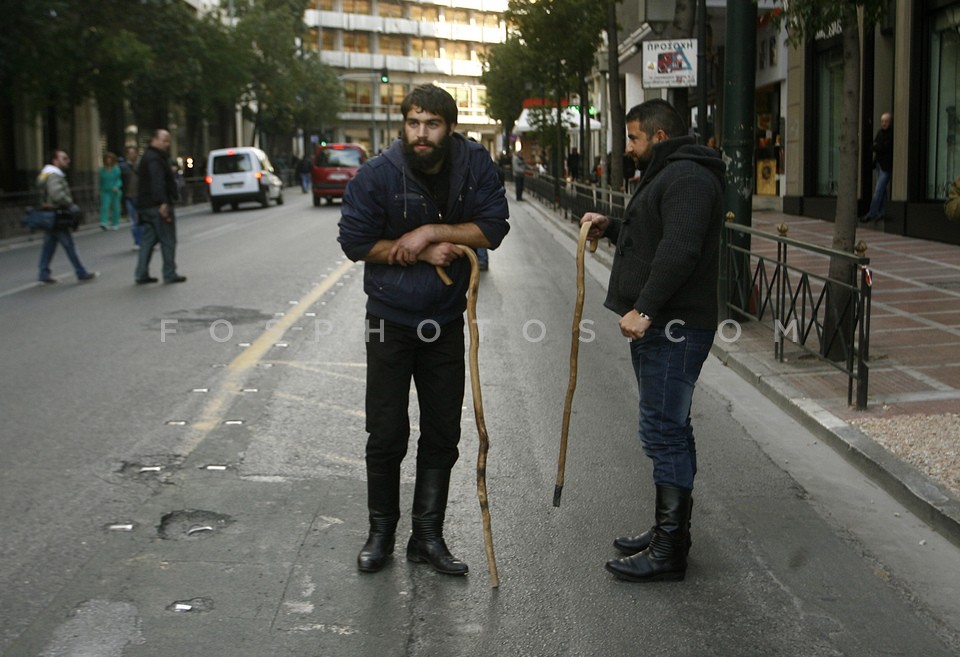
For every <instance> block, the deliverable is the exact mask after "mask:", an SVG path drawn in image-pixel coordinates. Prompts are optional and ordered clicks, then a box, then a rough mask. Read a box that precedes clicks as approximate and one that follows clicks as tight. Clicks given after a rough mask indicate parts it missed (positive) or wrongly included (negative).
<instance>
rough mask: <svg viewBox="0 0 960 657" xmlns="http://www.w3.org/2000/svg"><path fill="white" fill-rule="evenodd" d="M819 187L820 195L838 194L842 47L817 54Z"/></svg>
mask: <svg viewBox="0 0 960 657" xmlns="http://www.w3.org/2000/svg"><path fill="white" fill-rule="evenodd" d="M816 76H817V98H816V101H815V112H816V135H817V140H816V152H817V154H816V176H815V181H816V189H815V191H814V193H815V194H816V195H817V196H836V195H837V186H838V183H837V177H838V175H839V173H840V119H841V116H842V109H841V105H842V101H843V49H842V47H836V48H830V49H829V50H824V51H822V52H820V53H818V54H817V57H816Z"/></svg>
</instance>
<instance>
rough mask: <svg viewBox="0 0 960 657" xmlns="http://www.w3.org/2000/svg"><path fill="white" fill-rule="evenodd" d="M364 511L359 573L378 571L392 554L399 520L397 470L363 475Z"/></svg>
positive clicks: (358, 565) (398, 474) (358, 558)
mask: <svg viewBox="0 0 960 657" xmlns="http://www.w3.org/2000/svg"><path fill="white" fill-rule="evenodd" d="M367 508H368V509H369V511H370V534H369V535H368V536H367V542H366V543H364V544H363V548H362V549H361V550H360V554H359V555H357V568H358V569H359V570H360V572H364V573H375V572H377V571H378V570H382V569H383V567H384V566H385V565H386V563H387V559H388V558H389V557H390V555H391V554H393V546H394V542H395V536H396V533H397V521H399V520H400V467H399V466H398V467H397V468H396V469H395V470H391V471H390V472H386V473H383V472H369V471H368V472H367Z"/></svg>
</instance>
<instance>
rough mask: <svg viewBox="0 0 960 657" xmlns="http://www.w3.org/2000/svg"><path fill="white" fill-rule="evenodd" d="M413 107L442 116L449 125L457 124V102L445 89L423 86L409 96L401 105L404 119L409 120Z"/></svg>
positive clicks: (415, 89)
mask: <svg viewBox="0 0 960 657" xmlns="http://www.w3.org/2000/svg"><path fill="white" fill-rule="evenodd" d="M412 107H419V108H420V109H422V110H423V111H424V112H430V113H431V114H437V115H439V116H442V117H443V120H444V121H446V122H447V125H454V124H456V122H457V101H455V100H454V99H453V96H451V95H450V94H449V93H448V92H447V91H446V90H445V89H441V88H440V87H438V86H437V85H435V84H421V85H420V86H419V87H415V88H414V90H413V91H411V92H410V93H409V94H407V97H406V98H404V99H403V102H402V103H401V104H400V113H401V114H403V118H404V119H406V118H407V114H408V113H409V112H410V108H412Z"/></svg>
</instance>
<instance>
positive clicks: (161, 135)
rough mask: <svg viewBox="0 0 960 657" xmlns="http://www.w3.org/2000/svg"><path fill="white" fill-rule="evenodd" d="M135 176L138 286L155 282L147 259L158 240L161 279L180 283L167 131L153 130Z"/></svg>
mask: <svg viewBox="0 0 960 657" xmlns="http://www.w3.org/2000/svg"><path fill="white" fill-rule="evenodd" d="M137 178H138V185H139V188H140V197H139V212H140V223H141V225H142V226H143V237H142V239H141V242H140V255H139V257H138V258H137V270H136V272H135V274H134V279H135V280H136V282H137V284H138V285H143V284H145V283H156V282H157V279H156V278H154V277H153V276H151V275H150V258H151V256H153V247H155V246H156V245H157V243H158V242H159V243H160V255H161V256H162V257H163V282H164V283H183V282H184V281H186V280H187V277H186V276H181V275H180V274H178V273H177V262H176V254H177V224H176V214H175V213H174V210H173V206H174V203H175V202H176V200H177V199H178V198H179V192H178V190H177V179H176V176H175V175H174V173H173V169H172V168H171V167H170V133H169V132H167V131H166V130H163V129H160V130H157V131H155V132H154V133H153V137H152V138H151V139H150V146H149V148H147V150H146V152H144V154H143V157H141V158H140V164H139V166H138V167H137Z"/></svg>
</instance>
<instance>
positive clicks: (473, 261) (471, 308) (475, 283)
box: [437, 244, 500, 588]
mask: <svg viewBox="0 0 960 657" xmlns="http://www.w3.org/2000/svg"><path fill="white" fill-rule="evenodd" d="M457 246H458V247H459V248H460V250H462V251H463V252H464V253H465V254H466V256H467V258H469V259H470V285H469V287H468V288H467V323H468V324H470V388H471V390H472V391H473V415H474V417H475V418H476V421H477V433H478V434H479V436H480V447H479V450H478V452H477V497H478V498H479V500H480V516H481V518H482V519H483V544H484V546H485V547H486V549H487V568H488V570H489V571H490V586H491V587H493V588H497V587H498V586H500V577H499V576H498V575H497V560H496V556H495V555H494V553H493V530H492V528H491V526H490V506H489V504H488V502H487V450H488V449H489V447H490V442H489V440H488V439H487V425H486V423H485V422H484V420H483V398H482V396H481V395H480V363H479V359H478V358H477V354H478V353H479V350H480V329H479V327H478V326H477V288H478V287H479V286H480V263H479V262H478V261H477V254H476V253H475V252H474V250H473V249H471V248H470V247H469V246H464V245H463V244H458V245H457ZM437 275H438V276H439V277H440V279H441V280H442V281H443V282H444V284H446V285H453V280H452V279H451V278H450V277H449V276H447V272H446V271H444V269H443V267H440V266H439V265H437Z"/></svg>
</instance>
